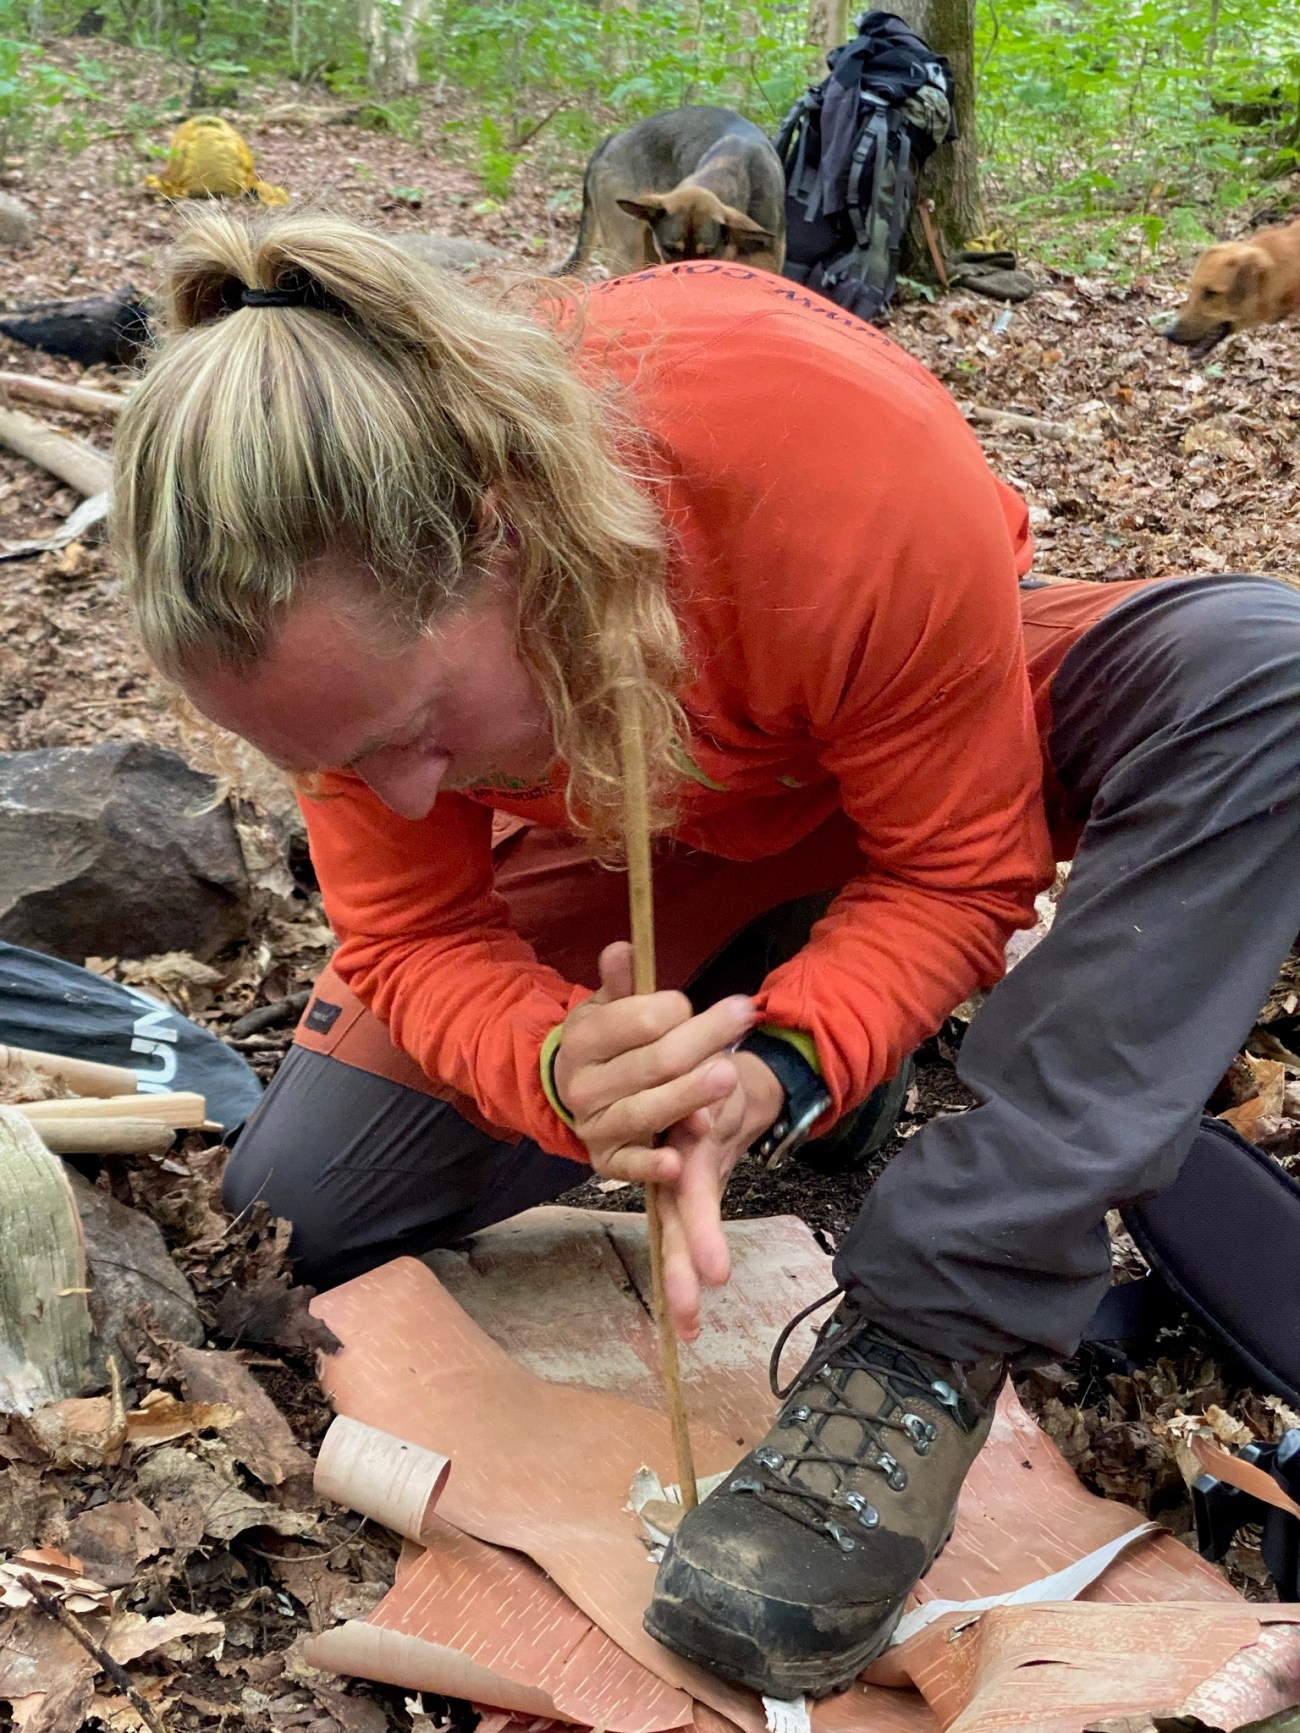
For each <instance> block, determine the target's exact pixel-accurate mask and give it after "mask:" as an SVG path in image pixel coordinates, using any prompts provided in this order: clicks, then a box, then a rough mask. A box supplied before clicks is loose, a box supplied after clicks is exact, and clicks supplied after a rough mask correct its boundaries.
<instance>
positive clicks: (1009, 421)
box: [963, 403, 1101, 444]
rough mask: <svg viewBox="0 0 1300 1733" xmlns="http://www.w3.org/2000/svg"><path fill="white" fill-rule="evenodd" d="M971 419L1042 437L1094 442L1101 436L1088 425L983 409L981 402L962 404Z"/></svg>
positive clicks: (1011, 411) (1001, 410)
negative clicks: (1037, 434)
mask: <svg viewBox="0 0 1300 1733" xmlns="http://www.w3.org/2000/svg"><path fill="white" fill-rule="evenodd" d="M963 407H964V409H965V412H966V415H967V417H968V418H969V419H970V420H971V421H982V422H984V424H985V425H986V426H988V427H1005V428H1006V429H1007V431H1008V432H1015V433H1041V434H1042V436H1043V438H1044V439H1083V440H1086V441H1088V443H1089V444H1095V443H1096V441H1097V440H1099V439H1100V438H1101V435H1100V434H1099V433H1095V432H1094V431H1093V430H1092V429H1091V428H1088V427H1070V426H1069V425H1068V424H1067V423H1066V422H1064V421H1045V420H1043V419H1042V417H1041V416H1037V415H1021V414H1019V413H1018V412H1017V411H1016V410H1014V409H985V407H984V406H983V404H981V403H967V404H965V405H963Z"/></svg>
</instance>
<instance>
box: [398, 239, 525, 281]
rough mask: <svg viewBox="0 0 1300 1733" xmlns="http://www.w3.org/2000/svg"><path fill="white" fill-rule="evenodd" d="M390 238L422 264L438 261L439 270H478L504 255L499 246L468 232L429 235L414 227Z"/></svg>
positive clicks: (434, 263) (435, 263) (436, 263)
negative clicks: (466, 233)
mask: <svg viewBox="0 0 1300 1733" xmlns="http://www.w3.org/2000/svg"><path fill="white" fill-rule="evenodd" d="M391 238H392V239H393V240H394V241H396V243H397V245H398V246H399V247H400V248H401V249H402V251H403V252H404V253H409V254H410V256H411V257H412V258H413V259H418V260H419V261H420V263H421V264H422V265H436V266H437V267H438V269H439V270H440V271H465V272H468V271H479V270H482V269H483V267H484V266H485V265H491V264H494V263H495V262H496V261H497V260H498V259H503V258H504V257H505V254H504V253H503V252H502V251H501V249H500V247H494V246H492V245H490V244H489V243H488V242H487V241H476V240H474V239H473V238H472V237H470V236H468V235H430V234H426V233H424V232H423V230H420V229H412V230H409V231H408V232H407V233H405V234H395V235H393V236H392V237H391Z"/></svg>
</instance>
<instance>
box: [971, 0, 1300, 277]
mask: <svg viewBox="0 0 1300 1733" xmlns="http://www.w3.org/2000/svg"><path fill="white" fill-rule="evenodd" d="M978 59H979V67H980V96H979V111H978V112H979V124H980V145H981V155H982V157H983V158H984V161H985V165H986V194H989V195H991V198H990V201H989V202H990V203H991V204H992V205H994V206H995V207H997V208H1000V209H1001V210H1002V211H1004V212H1006V213H1007V214H1008V215H1009V216H1010V218H1011V220H1012V222H1013V224H1014V225H1015V226H1018V227H1021V228H1028V229H1030V230H1032V232H1033V234H1034V236H1035V240H1036V242H1037V244H1038V247H1039V250H1040V252H1041V253H1042V256H1044V257H1046V258H1048V259H1049V260H1054V261H1055V262H1059V263H1062V264H1066V265H1074V266H1080V265H1082V266H1084V267H1085V268H1088V269H1095V270H1100V269H1103V268H1118V269H1120V270H1122V271H1123V270H1129V271H1131V270H1134V269H1138V268H1145V267H1149V266H1150V264H1151V262H1152V260H1153V259H1154V258H1155V257H1156V256H1157V255H1158V253H1159V252H1160V249H1161V248H1162V247H1163V248H1165V249H1166V250H1167V251H1169V252H1172V253H1183V252H1185V251H1187V250H1188V249H1189V248H1195V247H1198V246H1200V245H1202V244H1203V243H1204V239H1205V237H1206V235H1207V234H1208V233H1210V232H1212V231H1213V230H1214V228H1215V227H1216V226H1218V225H1219V224H1220V223H1221V222H1222V219H1223V217H1224V215H1225V213H1227V212H1229V211H1231V210H1233V209H1235V208H1236V207H1238V206H1241V205H1243V204H1248V203H1250V202H1251V201H1252V200H1253V199H1255V198H1256V196H1257V194H1258V192H1259V189H1260V186H1261V184H1262V183H1263V182H1264V181H1265V180H1267V179H1268V178H1269V177H1271V176H1275V175H1277V174H1279V173H1281V172H1284V171H1286V170H1288V169H1289V168H1291V167H1293V166H1295V164H1296V161H1297V146H1298V145H1300V11H1297V9H1296V8H1294V7H1290V6H1287V7H1283V6H1278V5H1276V4H1273V3H1271V0H981V3H980V9H979V13H978Z"/></svg>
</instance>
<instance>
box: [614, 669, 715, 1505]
mask: <svg viewBox="0 0 1300 1733" xmlns="http://www.w3.org/2000/svg"><path fill="white" fill-rule="evenodd" d="M618 719H619V735H620V745H621V748H622V755H623V801H624V813H625V815H626V816H625V819H624V825H625V833H626V841H627V891H628V904H629V909H630V914H631V926H632V990H633V992H636V993H653V992H654V990H655V910H654V884H653V880H652V878H651V873H650V797H649V791H648V788H647V784H646V766H645V745H644V742H643V740H642V737H641V716H640V712H639V711H638V709H637V707H636V701H635V698H634V696H633V694H632V693H631V692H630V691H628V690H626V689H624V690H621V691H620V692H619V702H618ZM645 1219H646V1236H647V1238H648V1240H649V1243H650V1300H651V1305H652V1307H653V1309H654V1316H655V1327H656V1329H657V1330H658V1332H659V1360H660V1366H661V1369H662V1371H663V1380H664V1396H665V1398H666V1400H667V1405H668V1420H669V1423H670V1425H671V1426H672V1429H673V1448H674V1449H675V1451H676V1453H677V1479H678V1482H679V1483H680V1485H681V1489H682V1503H683V1505H685V1507H686V1509H687V1510H694V1509H695V1506H696V1505H697V1504H698V1503H699V1493H698V1491H697V1490H696V1486H695V1459H694V1457H693V1455H692V1454H691V1435H690V1430H689V1428H688V1427H687V1424H686V1404H685V1402H684V1401H683V1399H682V1378H681V1370H680V1367H679V1366H678V1363H677V1336H676V1333H675V1331H674V1330H673V1321H672V1318H671V1317H670V1316H669V1312H668V1297H667V1294H666V1292H665V1289H664V1239H663V1226H662V1223H661V1222H660V1218H659V1188H658V1187H657V1186H654V1185H647V1186H646V1188H645Z"/></svg>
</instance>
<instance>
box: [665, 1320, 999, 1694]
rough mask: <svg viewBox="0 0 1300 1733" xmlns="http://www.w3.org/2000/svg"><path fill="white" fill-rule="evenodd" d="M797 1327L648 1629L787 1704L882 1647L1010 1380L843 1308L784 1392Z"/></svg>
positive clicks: (671, 1555)
mask: <svg viewBox="0 0 1300 1733" xmlns="http://www.w3.org/2000/svg"><path fill="white" fill-rule="evenodd" d="M821 1303H823V1302H819V1304H821ZM809 1310H810V1311H811V1310H813V1308H811V1307H810V1308H809ZM807 1315H808V1314H807V1312H803V1313H800V1315H799V1317H798V1318H796V1319H795V1320H794V1321H793V1323H791V1324H790V1325H789V1326H788V1327H787V1329H786V1330H785V1331H784V1332H783V1334H782V1336H781V1338H780V1340H779V1341H778V1343H777V1346H776V1351H775V1353H774V1354H773V1356H772V1388H773V1391H774V1393H775V1394H776V1395H778V1396H780V1397H782V1398H783V1399H784V1405H783V1407H782V1409H781V1412H780V1414H779V1415H778V1416H777V1420H776V1424H775V1425H774V1426H773V1428H772V1430H771V1431H770V1432H769V1433H768V1435H767V1437H766V1438H765V1439H764V1440H763V1442H762V1443H761V1444H760V1445H759V1447H758V1448H757V1449H756V1450H753V1451H751V1452H750V1454H749V1455H748V1456H747V1457H745V1459H744V1460H743V1462H741V1463H739V1464H738V1465H737V1467H736V1468H735V1470H734V1471H733V1472H732V1473H731V1475H729V1476H728V1478H727V1479H726V1480H725V1481H723V1483H722V1485H721V1486H719V1487H718V1488H717V1490H716V1491H715V1492H713V1493H712V1494H711V1495H710V1496H709V1497H708V1498H707V1499H706V1500H705V1501H704V1503H703V1504H702V1505H701V1506H700V1507H699V1509H698V1510H693V1511H690V1512H688V1513H687V1515H686V1516H684V1517H683V1518H682V1521H681V1523H680V1524H679V1526H678V1529H677V1532H676V1534H675V1535H674V1536H673V1540H672V1543H671V1545H670V1546H669V1548H668V1551H667V1553H666V1554H665V1556H664V1560H663V1563H662V1564H661V1565H660V1567H659V1575H658V1577H657V1579H656V1581H655V1592H654V1598H653V1599H652V1600H651V1602H650V1606H649V1609H648V1610H647V1612H646V1616H645V1628H646V1630H647V1631H649V1633H650V1635H651V1636H652V1637H656V1638H658V1640H659V1641H660V1642H661V1643H664V1644H666V1645H667V1647H668V1648H670V1649H673V1650H674V1651H675V1652H676V1653H677V1654H679V1655H684V1656H685V1657H686V1658H687V1659H688V1660H691V1661H697V1662H699V1663H700V1664H701V1665H702V1666H705V1667H709V1668H711V1669H712V1670H713V1671H714V1672H716V1673H721V1674H722V1675H723V1676H724V1677H726V1678H728V1679H734V1680H737V1681H738V1682H739V1683H741V1684H744V1685H749V1686H751V1687H752V1688H753V1689H754V1690H755V1691H762V1692H765V1693H766V1694H767V1695H768V1696H771V1697H782V1698H787V1697H799V1696H804V1695H808V1696H813V1697H821V1696H825V1695H826V1693H827V1692H829V1691H834V1690H837V1689H839V1688H841V1687H843V1686H845V1685H848V1684H850V1683H851V1682H852V1681H853V1680H854V1679H855V1678H856V1677H857V1676H858V1674H859V1673H860V1672H861V1671H862V1670H863V1668H864V1667H866V1666H867V1665H868V1664H869V1663H870V1662H871V1661H873V1660H874V1659H875V1657H876V1656H877V1655H878V1654H879V1653H880V1652H881V1650H882V1649H883V1648H885V1646H886V1645H887V1643H888V1642H889V1639H890V1637H891V1635H892V1634H893V1630H894V1626H895V1625H896V1624H897V1623H898V1619H899V1616H900V1614H901V1613H902V1611H903V1604H904V1602H905V1601H906V1600H907V1597H908V1595H909V1594H910V1593H911V1591H912V1589H913V1588H914V1587H915V1585H916V1583H917V1582H918V1581H919V1579H920V1578H921V1577H923V1576H924V1575H925V1573H926V1571H928V1570H929V1568H930V1566H931V1565H932V1564H933V1563H934V1561H935V1559H936V1558H937V1557H938V1555H939V1553H940V1552H941V1551H942V1550H943V1547H944V1546H945V1544H946V1543H947V1540H948V1536H949V1535H950V1534H951V1533H952V1525H953V1521H954V1517H955V1514H956V1510H957V1495H958V1493H959V1492H960V1491H961V1485H962V1482H963V1480H965V1478H966V1474H967V1471H968V1470H969V1468H970V1466H971V1464H972V1462H974V1460H975V1458H976V1456H977V1455H978V1454H979V1449H980V1446H981V1445H982V1444H983V1442H984V1440H985V1438H986V1437H987V1436H988V1430H989V1426H990V1424H991V1422H992V1418H993V1405H994V1402H995V1401H996V1398H997V1393H998V1391H999V1389H1000V1388H1001V1386H1002V1380H1003V1377H1004V1376H1005V1370H1006V1368H1005V1365H1004V1363H1003V1362H1002V1361H1001V1360H979V1361H975V1362H974V1363H973V1364H967V1365H964V1366H958V1365H954V1364H951V1363H949V1362H947V1361H943V1360H939V1359H936V1358H934V1357H933V1356H931V1355H928V1354H922V1353H920V1352H918V1351H917V1350H916V1349H914V1348H909V1347H907V1346H906V1344H904V1343H902V1342H899V1341H897V1340H895V1339H894V1338H893V1337H891V1336H888V1335H886V1334H885V1332H884V1331H882V1330H879V1329H876V1328H875V1327H874V1326H873V1325H872V1323H871V1320H870V1319H869V1318H866V1317H864V1316H862V1315H861V1314H860V1313H859V1312H858V1310H857V1309H856V1307H855V1305H854V1302H853V1301H852V1299H851V1298H849V1297H848V1296H845V1297H844V1298H843V1299H842V1300H841V1302H840V1304H839V1306H838V1307H837V1308H836V1311H835V1313H834V1314H833V1316H832V1317H831V1318H830V1320H829V1322H828V1323H827V1324H826V1325H825V1326H824V1327H823V1329H822V1330H821V1332H820V1334H819V1336H818V1338H817V1346H816V1347H815V1348H814V1350H813V1352H812V1355H811V1356H810V1358H809V1359H808V1362H807V1364H806V1365H805V1366H804V1367H803V1369H802V1370H801V1371H800V1373H799V1374H798V1376H797V1377H796V1378H795V1380H794V1382H793V1383H792V1384H791V1385H789V1386H788V1387H787V1389H786V1390H784V1391H783V1390H780V1389H779V1388H778V1386H777V1382H776V1379H777V1366H778V1363H779V1360H780V1355H781V1350H782V1348H783V1347H784V1345H785V1342H786V1340H787V1338H788V1337H789V1334H790V1331H791V1330H793V1328H794V1326H795V1324H798V1323H799V1322H800V1321H801V1319H802V1318H804V1317H806V1316H807Z"/></svg>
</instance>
